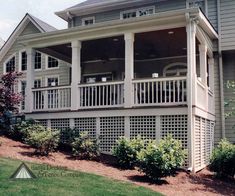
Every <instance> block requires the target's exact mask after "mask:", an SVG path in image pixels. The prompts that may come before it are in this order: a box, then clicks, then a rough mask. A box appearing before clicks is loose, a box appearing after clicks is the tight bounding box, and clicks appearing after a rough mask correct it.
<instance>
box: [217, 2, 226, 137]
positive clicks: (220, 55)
mask: <svg viewBox="0 0 235 196" xmlns="http://www.w3.org/2000/svg"><path fill="white" fill-rule="evenodd" d="M217 18H218V34H219V40H218V54H219V80H220V110H221V129H222V138H225V137H226V136H225V116H224V77H223V73H224V72H223V57H222V49H221V20H220V0H217Z"/></svg>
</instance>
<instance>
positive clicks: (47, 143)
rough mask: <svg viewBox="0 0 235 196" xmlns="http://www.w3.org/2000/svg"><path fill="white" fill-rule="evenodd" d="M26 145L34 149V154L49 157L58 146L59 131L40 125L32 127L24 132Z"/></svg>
mask: <svg viewBox="0 0 235 196" xmlns="http://www.w3.org/2000/svg"><path fill="white" fill-rule="evenodd" d="M24 133H25V136H26V139H25V141H26V143H27V144H29V145H31V146H32V147H34V148H36V150H35V153H37V154H40V155H46V156H47V155H49V153H50V152H52V151H54V150H55V149H56V148H57V146H58V144H59V138H60V135H59V131H56V130H51V129H49V128H45V127H43V126H41V125H32V126H29V127H27V128H26V129H25V130H24Z"/></svg>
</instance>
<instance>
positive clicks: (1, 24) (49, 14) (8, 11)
mask: <svg viewBox="0 0 235 196" xmlns="http://www.w3.org/2000/svg"><path fill="white" fill-rule="evenodd" d="M83 1H84V0H1V1H0V38H2V39H3V40H5V41H6V40H7V39H8V37H9V36H10V34H11V33H12V32H13V30H14V29H15V27H16V26H17V25H18V23H19V22H20V21H21V20H22V18H23V17H24V16H25V14H26V13H30V14H32V15H33V16H35V17H37V18H39V19H41V20H43V21H44V22H47V23H48V24H50V25H52V26H54V27H56V28H57V29H64V28H66V27H67V24H66V22H65V21H64V20H63V19H61V18H59V17H58V16H56V15H55V14H54V12H56V11H61V10H64V9H66V8H69V7H71V6H74V5H76V4H78V3H80V2H83Z"/></svg>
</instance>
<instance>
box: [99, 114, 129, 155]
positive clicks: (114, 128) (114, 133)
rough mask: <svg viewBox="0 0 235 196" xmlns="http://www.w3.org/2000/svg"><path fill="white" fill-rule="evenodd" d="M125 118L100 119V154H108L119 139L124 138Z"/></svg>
mask: <svg viewBox="0 0 235 196" xmlns="http://www.w3.org/2000/svg"><path fill="white" fill-rule="evenodd" d="M124 130H125V118H124V116H121V117H101V118H100V149H101V151H102V152H107V153H110V152H111V151H112V148H113V147H114V146H116V143H117V140H118V139H119V137H121V136H124Z"/></svg>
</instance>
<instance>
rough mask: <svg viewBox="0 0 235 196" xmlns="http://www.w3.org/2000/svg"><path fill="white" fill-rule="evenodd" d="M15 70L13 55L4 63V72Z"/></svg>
mask: <svg viewBox="0 0 235 196" xmlns="http://www.w3.org/2000/svg"><path fill="white" fill-rule="evenodd" d="M13 71H15V57H12V58H11V59H10V60H9V61H8V62H7V63H6V72H7V73H8V72H13Z"/></svg>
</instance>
